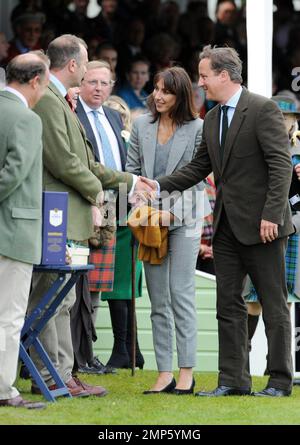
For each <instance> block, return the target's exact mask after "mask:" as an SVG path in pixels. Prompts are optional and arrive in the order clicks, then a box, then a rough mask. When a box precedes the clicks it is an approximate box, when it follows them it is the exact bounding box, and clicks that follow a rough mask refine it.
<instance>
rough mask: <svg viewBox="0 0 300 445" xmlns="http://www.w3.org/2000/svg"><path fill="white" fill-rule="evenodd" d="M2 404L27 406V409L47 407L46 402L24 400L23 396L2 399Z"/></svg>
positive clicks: (18, 406) (15, 406) (17, 406)
mask: <svg viewBox="0 0 300 445" xmlns="http://www.w3.org/2000/svg"><path fill="white" fill-rule="evenodd" d="M0 406H12V407H14V408H27V409H43V408H46V403H42V402H31V401H28V400H24V399H23V398H22V397H21V396H16V397H13V398H12V399H4V400H0Z"/></svg>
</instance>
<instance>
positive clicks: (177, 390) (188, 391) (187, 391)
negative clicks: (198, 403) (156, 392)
mask: <svg viewBox="0 0 300 445" xmlns="http://www.w3.org/2000/svg"><path fill="white" fill-rule="evenodd" d="M194 387H195V379H194V377H193V380H192V384H191V386H190V388H189V389H180V388H174V389H173V391H172V394H175V395H176V396H184V395H186V394H194Z"/></svg>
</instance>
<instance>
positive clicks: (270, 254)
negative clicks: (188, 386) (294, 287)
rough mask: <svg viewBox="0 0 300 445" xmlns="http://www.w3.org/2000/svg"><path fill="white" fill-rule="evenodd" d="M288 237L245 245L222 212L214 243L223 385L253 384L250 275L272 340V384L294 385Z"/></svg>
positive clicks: (270, 365)
mask: <svg viewBox="0 0 300 445" xmlns="http://www.w3.org/2000/svg"><path fill="white" fill-rule="evenodd" d="M286 244H287V238H286V237H284V238H279V239H276V240H274V241H272V242H267V243H266V244H263V243H260V244H256V245H250V246H248V245H244V244H241V243H240V242H239V241H238V240H237V238H236V237H235V236H234V234H233V232H232V230H231V228H230V224H229V222H228V219H227V216H226V213H225V211H224V210H223V212H222V215H221V220H220V222H219V226H218V229H217V232H216V234H215V237H214V242H213V252H214V260H215V268H216V278H217V319H218V329H219V385H226V386H233V387H238V388H250V387H251V376H250V374H249V370H248V360H249V355H248V330H247V307H246V303H245V301H244V298H243V297H242V290H243V285H244V279H245V276H246V274H247V273H248V274H249V276H250V278H251V280H252V283H253V285H254V286H255V289H256V290H257V293H258V296H259V300H260V303H261V305H262V308H263V320H264V324H265V330H266V336H267V341H268V368H269V371H270V377H269V381H268V385H267V386H268V387H275V388H278V389H283V390H287V391H289V390H290V389H291V387H292V358H291V323H290V313H289V309H288V305H287V288H286V280H285V250H286Z"/></svg>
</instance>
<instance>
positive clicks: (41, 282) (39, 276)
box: [28, 273, 76, 386]
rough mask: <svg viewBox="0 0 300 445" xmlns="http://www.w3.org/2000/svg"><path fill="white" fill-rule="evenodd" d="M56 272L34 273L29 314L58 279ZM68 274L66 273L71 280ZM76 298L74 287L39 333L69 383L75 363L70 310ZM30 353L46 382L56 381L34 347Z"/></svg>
mask: <svg viewBox="0 0 300 445" xmlns="http://www.w3.org/2000/svg"><path fill="white" fill-rule="evenodd" d="M56 277H57V275H56V274H50V273H49V274H48V273H33V277H32V292H31V294H30V296H29V304H28V313H29V314H30V313H31V312H32V310H33V309H34V308H35V306H36V305H37V304H38V302H39V300H40V299H41V297H42V296H43V294H44V293H45V292H46V290H48V289H49V287H50V286H51V284H52V283H53V282H54V281H55V279H56ZM68 278H69V276H68V275H67V276H66V279H68ZM75 300H76V294H75V286H74V287H72V289H71V291H70V292H69V293H68V295H67V296H66V297H65V298H64V300H63V301H62V303H61V304H60V305H59V306H58V308H57V311H56V313H55V314H54V316H53V317H52V318H50V320H49V321H48V323H47V324H46V326H45V327H44V329H43V330H42V332H41V333H40V335H39V340H40V341H41V342H42V344H43V346H44V348H45V349H46V351H47V353H48V355H49V357H50V359H51V360H52V363H53V364H54V366H55V368H56V370H57V372H58V373H59V375H60V377H61V378H62V380H63V381H64V382H67V381H68V380H70V378H71V377H72V369H73V365H74V354H73V345H72V337H71V326H70V310H71V308H72V306H73V305H74V303H75ZM30 356H31V358H32V360H33V362H34V363H35V365H36V367H37V368H38V370H39V371H40V373H41V375H42V377H43V379H44V381H45V382H46V384H47V385H48V386H49V385H53V384H54V383H55V382H54V380H53V379H52V378H51V375H50V374H49V372H48V369H47V368H46V367H45V366H44V364H43V362H42V361H41V360H40V358H39V356H38V354H36V352H35V350H34V348H30Z"/></svg>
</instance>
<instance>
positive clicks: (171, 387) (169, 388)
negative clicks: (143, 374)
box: [143, 378, 176, 394]
mask: <svg viewBox="0 0 300 445" xmlns="http://www.w3.org/2000/svg"><path fill="white" fill-rule="evenodd" d="M175 386H176V380H175V379H174V378H173V379H172V381H171V382H170V383H169V384H168V385H167V386H165V387H164V388H163V389H160V390H159V391H154V390H151V389H149V390H148V391H144V392H143V394H160V393H163V392H164V393H170V392H173V390H174V388H175Z"/></svg>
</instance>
